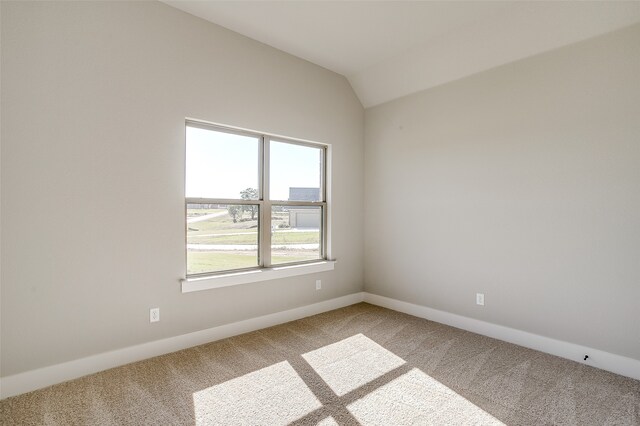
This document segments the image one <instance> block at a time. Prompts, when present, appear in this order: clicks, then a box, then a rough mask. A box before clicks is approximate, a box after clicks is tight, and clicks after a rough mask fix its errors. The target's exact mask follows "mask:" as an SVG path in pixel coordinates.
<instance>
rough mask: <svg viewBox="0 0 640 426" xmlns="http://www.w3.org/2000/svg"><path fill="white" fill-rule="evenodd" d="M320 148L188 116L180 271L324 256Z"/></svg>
mask: <svg viewBox="0 0 640 426" xmlns="http://www.w3.org/2000/svg"><path fill="white" fill-rule="evenodd" d="M326 151H327V149H326V146H324V145H319V144H312V143H307V142H302V141H296V140H292V139H286V138H280V137H274V136H268V135H263V134H258V133H252V132H245V131H238V130H234V129H228V128H224V127H219V126H214V125H209V124H203V123H199V122H194V121H187V123H186V179H185V185H186V186H185V196H186V200H185V207H186V213H187V214H186V218H187V222H186V235H187V238H186V240H187V277H199V276H206V275H212V274H218V273H222V272H229V271H243V270H254V269H261V268H271V267H276V266H282V265H297V264H304V263H310V262H317V261H319V260H323V259H326V252H327V250H326V247H327V232H326V229H327V227H326V223H327V203H326V157H327V153H326Z"/></svg>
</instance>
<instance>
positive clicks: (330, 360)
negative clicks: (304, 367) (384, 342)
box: [302, 334, 405, 396]
mask: <svg viewBox="0 0 640 426" xmlns="http://www.w3.org/2000/svg"><path fill="white" fill-rule="evenodd" d="M302 357H303V358H304V359H305V360H306V361H307V362H308V363H309V365H310V366H311V367H313V369H314V370H315V371H316V372H317V373H318V374H319V375H320V377H322V380H324V381H325V382H326V383H327V384H328V385H329V387H330V388H331V389H332V390H333V391H334V392H335V393H336V395H338V396H342V395H344V394H346V393H349V392H351V391H352V390H354V389H357V388H359V387H360V386H362V385H364V384H367V383H369V382H371V381H373V380H375V379H377V378H379V377H380V376H382V375H384V374H385V373H388V372H390V371H392V370H394V369H396V368H398V367H400V366H401V365H403V364H405V361H404V360H403V359H402V358H400V357H398V356H396V355H395V354H393V353H392V352H389V351H388V350H386V349H385V348H383V347H382V346H380V345H379V344H377V343H376V342H374V341H373V340H371V339H369V338H368V337H366V336H364V335H362V334H356V335H355V336H351V337H349V338H347V339H344V340H342V341H340V342H337V343H334V344H331V345H327V346H324V347H322V348H320V349H316V350H315V351H311V352H308V353H306V354H304V355H302Z"/></svg>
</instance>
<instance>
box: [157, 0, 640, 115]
mask: <svg viewBox="0 0 640 426" xmlns="http://www.w3.org/2000/svg"><path fill="white" fill-rule="evenodd" d="M164 2H165V3H167V4H169V5H171V6H173V7H176V8H178V9H181V10H183V11H185V12H188V13H191V14H193V15H196V16H199V17H201V18H204V19H206V20H209V21H211V22H214V23H216V24H218V25H221V26H223V27H225V28H228V29H230V30H232V31H235V32H238V33H240V34H243V35H245V36H247V37H250V38H252V39H255V40H257V41H260V42H262V43H265V44H267V45H270V46H272V47H275V48H277V49H280V50H283V51H285V52H287V53H290V54H292V55H294V56H298V57H300V58H303V59H306V60H308V61H309V62H312V63H315V64H317V65H320V66H322V67H325V68H328V69H330V70H332V71H335V72H337V73H339V74H342V75H344V76H346V77H347V79H348V80H349V82H350V84H351V86H352V87H353V89H354V91H355V92H356V94H357V95H358V97H359V99H360V101H361V102H362V105H363V106H364V107H365V108H369V107H372V106H375V105H380V104H382V103H385V102H388V101H391V100H393V99H397V98H400V97H403V96H406V95H410V94H412V93H416V92H420V91H422V90H426V89H429V88H431V87H435V86H438V85H441V84H444V83H447V82H450V81H454V80H458V79H460V78H463V77H467V76H470V75H473V74H476V73H478V72H481V71H485V70H488V69H491V68H495V67H497V66H500V65H504V64H507V63H510V62H514V61H516V60H520V59H523V58H526V57H530V56H533V55H536V54H539V53H542V52H546V51H549V50H553V49H557V48H560V47H563V46H567V45H569V44H573V43H576V42H579V41H581V40H585V39H588V38H591V37H595V36H598V35H602V34H605V33H608V32H611V31H615V30H617V29H620V28H623V27H626V26H629V25H633V24H635V23H637V22H640V2H636V1H608V2H578V1H569V2H533V1H519V2H494V1H488V2H475V1H473V2H465V1H463V2H445V1H435V2H371V1H363V2H351V1H344V2H275V1H246V2H232V1H216V2H204V1H178V0H164Z"/></svg>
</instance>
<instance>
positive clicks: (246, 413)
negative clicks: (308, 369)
mask: <svg viewBox="0 0 640 426" xmlns="http://www.w3.org/2000/svg"><path fill="white" fill-rule="evenodd" d="M193 406H194V410H195V417H196V425H199V426H200V425H221V424H229V422H233V424H251V425H281V424H288V423H290V422H292V421H294V420H297V419H299V418H301V417H303V416H305V415H306V414H308V413H310V412H312V411H314V410H316V409H318V408H320V407H321V406H322V404H320V401H318V399H317V398H316V397H315V396H314V394H313V393H312V392H311V390H310V389H309V388H308V387H307V385H306V384H305V383H304V382H303V381H302V379H301V378H300V376H299V375H298V373H296V371H295V370H294V369H293V367H291V365H290V364H289V363H288V362H287V361H283V362H280V363H277V364H274V365H271V366H269V367H265V368H263V369H261V370H257V371H254V372H252V373H249V374H245V375H244V376H240V377H237V378H235V379H232V380H229V381H226V382H224V383H221V384H219V385H215V386H212V387H210V388H207V389H204V390H201V391H199V392H196V393H194V394H193Z"/></svg>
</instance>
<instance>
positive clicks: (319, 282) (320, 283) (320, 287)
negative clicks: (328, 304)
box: [316, 280, 322, 290]
mask: <svg viewBox="0 0 640 426" xmlns="http://www.w3.org/2000/svg"><path fill="white" fill-rule="evenodd" d="M316 290H322V280H316Z"/></svg>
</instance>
